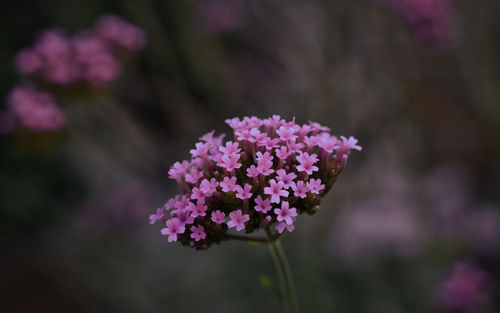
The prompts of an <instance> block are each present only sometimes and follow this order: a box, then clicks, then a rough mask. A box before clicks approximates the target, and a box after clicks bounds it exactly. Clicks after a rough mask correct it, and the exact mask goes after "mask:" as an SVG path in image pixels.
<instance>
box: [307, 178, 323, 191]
mask: <svg viewBox="0 0 500 313" xmlns="http://www.w3.org/2000/svg"><path fill="white" fill-rule="evenodd" d="M306 185H307V188H308V189H309V191H310V192H311V193H315V194H319V192H320V191H321V190H323V189H325V185H323V184H322V183H321V179H319V178H318V179H314V178H311V179H310V180H309V181H308V182H307V184H306Z"/></svg>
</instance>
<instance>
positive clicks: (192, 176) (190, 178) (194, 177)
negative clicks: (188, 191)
mask: <svg viewBox="0 0 500 313" xmlns="http://www.w3.org/2000/svg"><path fill="white" fill-rule="evenodd" d="M202 177H203V172H202V171H200V170H199V169H198V168H196V167H193V168H192V169H191V170H190V171H189V173H187V174H186V175H185V176H184V178H185V179H186V181H187V182H188V183H191V184H197V183H198V180H200V178H202Z"/></svg>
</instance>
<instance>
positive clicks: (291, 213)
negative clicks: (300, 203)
mask: <svg viewBox="0 0 500 313" xmlns="http://www.w3.org/2000/svg"><path fill="white" fill-rule="evenodd" d="M289 206H290V204H289V203H288V202H287V201H283V202H281V209H274V213H275V214H276V217H277V219H278V222H282V221H284V222H285V223H286V224H287V225H290V224H292V223H293V221H292V218H294V217H296V216H297V210H296V209H295V208H289Z"/></svg>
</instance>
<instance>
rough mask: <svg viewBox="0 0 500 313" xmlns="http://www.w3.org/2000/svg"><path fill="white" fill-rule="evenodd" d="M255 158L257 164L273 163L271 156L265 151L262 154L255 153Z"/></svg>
mask: <svg viewBox="0 0 500 313" xmlns="http://www.w3.org/2000/svg"><path fill="white" fill-rule="evenodd" d="M256 156H257V161H258V162H259V163H261V162H270V163H272V161H273V156H272V155H271V154H270V153H269V151H266V152H264V153H262V152H260V151H259V152H257V153H256Z"/></svg>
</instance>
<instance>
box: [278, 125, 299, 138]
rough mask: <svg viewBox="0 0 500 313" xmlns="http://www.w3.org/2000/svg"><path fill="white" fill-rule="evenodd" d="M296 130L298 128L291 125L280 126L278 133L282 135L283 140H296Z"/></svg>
mask: <svg viewBox="0 0 500 313" xmlns="http://www.w3.org/2000/svg"><path fill="white" fill-rule="evenodd" d="M295 132H296V129H295V128H294V127H290V126H285V125H283V126H280V128H278V130H277V131H276V133H277V134H278V135H279V136H280V139H281V140H282V141H287V140H295V139H297V136H296V135H294V134H295Z"/></svg>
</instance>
